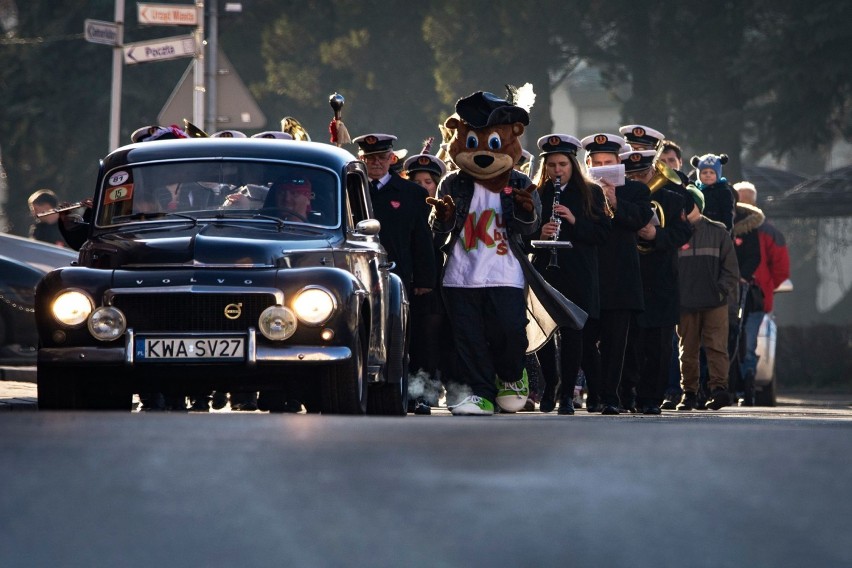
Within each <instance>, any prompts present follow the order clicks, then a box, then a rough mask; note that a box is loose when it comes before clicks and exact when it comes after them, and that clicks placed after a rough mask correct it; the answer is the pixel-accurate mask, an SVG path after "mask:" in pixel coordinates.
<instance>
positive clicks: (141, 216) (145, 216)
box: [112, 211, 198, 225]
mask: <svg viewBox="0 0 852 568" xmlns="http://www.w3.org/2000/svg"><path fill="white" fill-rule="evenodd" d="M169 216H174V217H181V218H183V219H187V220H189V221H192V223H193V224H196V225H197V224H198V219H196V218H195V217H193V216H192V215H187V214H185V213H175V212H174V211H164V212H157V213H133V214H131V215H118V216H116V217H113V219H112V220H113V221H139V220H146V221H147V220H151V221H153V220H157V219H162V218H163V217H169Z"/></svg>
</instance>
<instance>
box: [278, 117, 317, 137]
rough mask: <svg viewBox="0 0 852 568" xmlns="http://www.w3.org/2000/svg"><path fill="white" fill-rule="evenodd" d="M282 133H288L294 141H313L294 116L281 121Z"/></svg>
mask: <svg viewBox="0 0 852 568" xmlns="http://www.w3.org/2000/svg"><path fill="white" fill-rule="evenodd" d="M281 132H286V133H287V134H289V135H290V136H292V137H293V140H301V141H302V142H310V141H311V136H310V135H309V134H308V131H307V130H305V128H304V127H303V126H302V125H301V124H299V121H298V120H296V119H295V118H293V117H292V116H285V117H284V118H282V119H281Z"/></svg>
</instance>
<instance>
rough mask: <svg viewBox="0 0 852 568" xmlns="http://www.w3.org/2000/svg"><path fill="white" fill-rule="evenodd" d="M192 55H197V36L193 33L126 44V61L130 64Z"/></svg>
mask: <svg viewBox="0 0 852 568" xmlns="http://www.w3.org/2000/svg"><path fill="white" fill-rule="evenodd" d="M192 56H195V38H194V37H193V36H192V35H186V36H177V37H170V38H164V39H158V40H153V41H141V42H138V43H128V44H127V45H125V46H124V62H125V63H126V64H128V65H133V64H134V63H145V62H147V61H165V60H167V59H177V58H178V57H192Z"/></svg>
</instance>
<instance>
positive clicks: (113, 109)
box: [109, 0, 124, 152]
mask: <svg viewBox="0 0 852 568" xmlns="http://www.w3.org/2000/svg"><path fill="white" fill-rule="evenodd" d="M115 24H116V26H118V38H117V43H116V45H114V46H113V48H112V94H111V96H110V103H109V151H110V152H112V151H113V150H115V149H116V148H118V135H119V131H120V130H121V78H122V70H123V69H124V47H123V44H124V0H115Z"/></svg>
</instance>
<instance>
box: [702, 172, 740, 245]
mask: <svg viewBox="0 0 852 568" xmlns="http://www.w3.org/2000/svg"><path fill="white" fill-rule="evenodd" d="M699 189H701V193H703V194H704V211H703V214H704V216H705V217H707V218H708V219H712V220H713V221H719V222H720V223H722V224H723V225H725V228H726V229H728V232H731V228H732V227H733V226H734V193H733V192H734V190H733V189H731V186H730V185H728V180H726V179H725V178H722V179H721V180H720V181H717V182H716V183H714V184H713V185H705V186H704V187H700V188H699Z"/></svg>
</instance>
